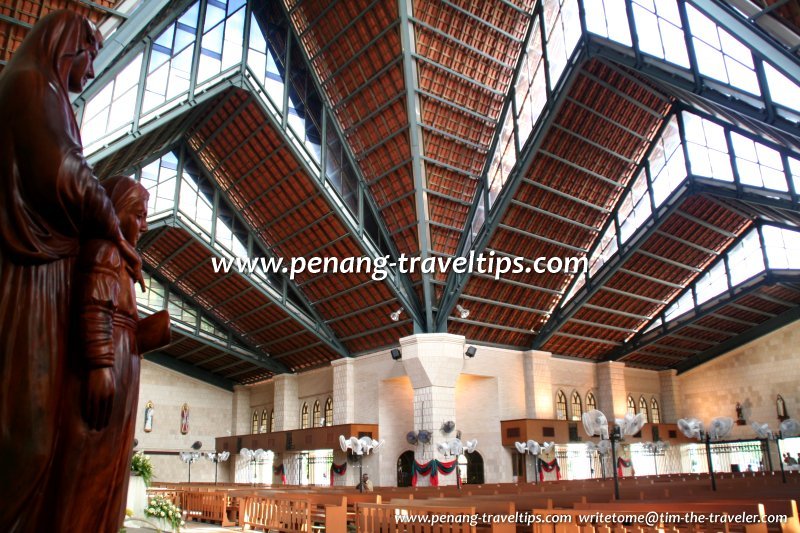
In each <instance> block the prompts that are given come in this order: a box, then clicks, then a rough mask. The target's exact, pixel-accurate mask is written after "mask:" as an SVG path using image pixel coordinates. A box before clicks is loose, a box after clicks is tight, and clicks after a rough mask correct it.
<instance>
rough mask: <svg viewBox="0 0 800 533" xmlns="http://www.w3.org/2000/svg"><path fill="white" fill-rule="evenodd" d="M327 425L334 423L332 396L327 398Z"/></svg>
mask: <svg viewBox="0 0 800 533" xmlns="http://www.w3.org/2000/svg"><path fill="white" fill-rule="evenodd" d="M325 425H326V426H332V425H333V399H332V398H331V397H330V396H329V397H328V399H327V400H325Z"/></svg>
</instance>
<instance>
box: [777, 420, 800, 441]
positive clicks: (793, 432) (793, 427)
mask: <svg viewBox="0 0 800 533" xmlns="http://www.w3.org/2000/svg"><path fill="white" fill-rule="evenodd" d="M781 435H783V437H784V438H786V437H796V436H798V435H800V422H798V421H797V420H795V419H794V418H787V419H786V420H784V421H783V422H781Z"/></svg>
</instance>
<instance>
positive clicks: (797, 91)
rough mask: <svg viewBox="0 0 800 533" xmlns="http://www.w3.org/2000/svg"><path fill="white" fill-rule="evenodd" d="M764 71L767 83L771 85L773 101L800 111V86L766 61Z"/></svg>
mask: <svg viewBox="0 0 800 533" xmlns="http://www.w3.org/2000/svg"><path fill="white" fill-rule="evenodd" d="M764 73H765V74H766V77H767V85H768V86H769V94H770V96H771V97H772V101H773V102H774V103H776V104H780V105H783V106H786V107H788V108H789V109H793V110H795V111H800V86H798V85H797V84H796V83H794V82H792V81H791V80H789V78H787V77H786V76H784V75H783V74H781V73H780V72H778V70H777V69H776V68H775V67H773V66H772V65H770V64H769V63H767V62H766V61H765V62H764Z"/></svg>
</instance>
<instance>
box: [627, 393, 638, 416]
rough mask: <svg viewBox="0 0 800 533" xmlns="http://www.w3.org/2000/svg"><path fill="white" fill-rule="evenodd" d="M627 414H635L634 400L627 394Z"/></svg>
mask: <svg viewBox="0 0 800 533" xmlns="http://www.w3.org/2000/svg"><path fill="white" fill-rule="evenodd" d="M628 414H629V415H635V414H636V402H634V401H633V396H628Z"/></svg>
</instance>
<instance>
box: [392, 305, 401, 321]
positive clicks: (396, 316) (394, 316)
mask: <svg viewBox="0 0 800 533" xmlns="http://www.w3.org/2000/svg"><path fill="white" fill-rule="evenodd" d="M401 314H403V308H402V307H401V308H400V309H398V310H397V311H392V314H390V315H389V318H391V319H392V322H397V321H398V320H400V315H401Z"/></svg>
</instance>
